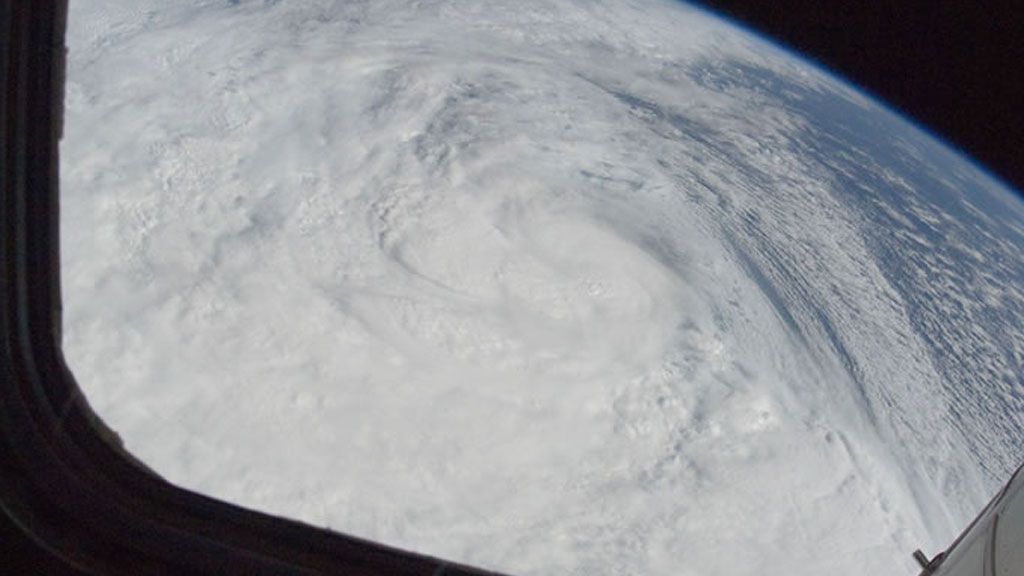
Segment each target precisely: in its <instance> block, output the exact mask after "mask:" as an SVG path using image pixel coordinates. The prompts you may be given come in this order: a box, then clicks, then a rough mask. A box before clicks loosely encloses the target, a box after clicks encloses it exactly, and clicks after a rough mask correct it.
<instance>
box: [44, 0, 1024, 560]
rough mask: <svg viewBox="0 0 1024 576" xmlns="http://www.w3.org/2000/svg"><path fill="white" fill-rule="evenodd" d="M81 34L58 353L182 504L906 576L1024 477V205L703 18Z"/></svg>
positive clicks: (389, 12) (410, 14) (402, 1)
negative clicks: (919, 551)
mask: <svg viewBox="0 0 1024 576" xmlns="http://www.w3.org/2000/svg"><path fill="white" fill-rule="evenodd" d="M68 34H69V37H68V43H69V50H70V52H69V57H68V58H69V60H68V79H67V97H66V125H65V131H64V140H63V142H62V146H61V153H62V167H61V169H62V197H61V203H62V206H61V209H62V215H61V241H62V248H61V250H62V252H61V256H62V260H63V262H62V266H63V269H62V275H63V279H62V281H63V291H64V301H65V303H64V308H65V310H64V320H65V326H64V349H65V353H66V355H67V359H68V362H69V364H70V366H71V368H72V370H73V372H74V374H75V376H76V378H77V380H78V382H79V384H80V385H81V387H82V389H83V390H84V391H85V393H86V395H87V397H88V400H89V402H90V403H91V405H92V406H93V407H94V408H95V409H96V411H97V412H98V413H99V414H100V415H101V416H102V417H103V419H104V420H105V421H106V422H107V423H108V424H109V425H110V427H111V428H113V429H114V430H116V431H117V432H118V434H119V435H120V436H121V438H122V439H123V441H124V443H125V446H126V447H127V448H128V450H130V451H131V452H132V453H133V454H134V455H136V456H137V457H138V458H139V459H140V460H142V461H143V462H144V463H145V464H146V465H148V466H150V467H152V468H153V469H154V470H155V471H156V472H157V473H159V474H161V475H163V476H164V477H166V478H167V479H168V480H170V481H172V482H174V483H176V484H179V485H181V486H184V487H186V488H189V489H193V490H196V491H199V492H202V493H206V494H209V495H212V496H214V497H217V498H221V499H224V500H228V501H230V502H235V503H238V504H241V505H244V506H248V507H252V508H255V509H259V510H263V511H267V512H271V513H274V514H279V515H282V516H287V517H290V518H295V519H299V520H302V521H305V522H308V523H312V524H316V525H319V526H328V527H330V528H332V529H335V530H339V531H342V532H346V533H351V534H354V535H357V536H360V537H365V538H370V539H374V540H379V541H382V542H384V543H387V544H390V545H394V546H399V547H403V548H407V549H412V550H415V551H419V552H424V553H428V554H431V555H437V556H441V557H444V558H448V559H451V560H455V561H461V562H466V563H471V564H475V565H479V566H481V567H484V568H491V569H496V570H501V571H503V572H509V573H515V574H523V575H532V574H551V575H555V574H587V575H619V574H645V575H652V576H659V575H664V576H669V575H673V576H675V575H688V574H693V575H698V574H699V575H707V574H723V575H747V574H749V575H754V574H758V575H762V574H791V575H801V574H807V575H811V574H815V575H818V574H850V575H854V574H858V575H860V574H899V573H907V574H909V573H911V572H912V571H913V570H914V564H913V561H912V560H911V558H910V556H909V553H910V552H911V551H912V550H914V549H915V548H918V547H920V548H923V549H926V550H929V549H931V550H937V549H940V548H942V547H944V546H945V545H947V544H948V543H949V542H950V541H951V540H952V538H953V537H955V536H956V534H957V533H958V532H959V531H960V529H961V528H963V526H964V525H965V523H966V522H968V521H969V520H970V519H971V518H972V517H973V516H974V514H976V513H977V512H978V510H979V509H980V507H981V506H982V505H983V504H984V503H985V502H986V501H987V499H988V498H989V497H991V496H992V494H993V492H994V490H995V489H996V488H998V487H999V486H1000V485H1001V484H1002V482H1004V481H1005V480H1006V475H1007V474H1008V473H1009V472H1010V471H1012V470H1013V469H1014V468H1015V467H1016V466H1017V465H1018V464H1019V463H1020V460H1021V459H1024V449H1022V448H1021V444H1020V438H1021V435H1022V434H1024V380H1022V378H1024V376H1022V374H1024V370H1022V366H1024V288H1022V287H1024V258H1022V254H1024V205H1022V204H1021V202H1020V200H1018V199H1016V198H1015V197H1013V196H1012V194H1011V193H1010V191H1009V190H1008V189H1006V188H1005V187H1003V186H1002V185H1001V184H999V183H998V182H997V181H995V180H993V179H991V178H990V177H989V176H987V175H986V174H985V173H984V172H983V171H981V170H980V169H979V168H977V167H976V166H975V165H973V164H972V163H970V161H969V160H968V159H966V158H964V157H962V156H959V155H957V154H956V153H955V152H953V151H952V150H951V149H949V148H947V147H945V146H944V145H943V144H942V143H940V142H938V141H936V140H934V139H932V138H931V137H930V136H928V135H927V134H926V133H924V132H923V131H921V130H919V129H917V128H916V127H914V126H913V125H911V124H910V123H908V122H907V121H905V120H904V119H902V118H900V117H899V116H897V115H895V114H893V113H892V112H890V111H888V110H886V109H885V107H884V106H882V105H881V104H879V103H878V102H875V101H872V100H870V99H869V98H867V97H866V96H864V95H862V94H861V93H859V92H857V91H856V90H855V89H853V88H851V87H850V86H848V85H846V84H844V83H843V82H841V81H840V80H838V79H836V78H834V77H832V76H830V75H829V74H827V73H825V72H824V71H822V70H820V69H817V68H815V67H814V66H812V65H811V64H809V63H807V62H806V61H804V60H801V59H800V58H799V57H797V56H795V55H793V54H790V53H788V52H786V51H784V50H782V49H780V48H778V47H776V46H773V45H772V44H770V43H768V42H767V41H766V40H764V39H761V38H758V37H756V36H754V35H752V34H750V33H749V32H747V31H744V30H742V29H739V28H736V27H734V26H732V25H730V24H729V23H727V22H725V21H722V20H720V19H717V18H715V17H714V16H712V15H709V14H708V13H706V12H702V11H698V10H695V9H693V8H691V7H689V6H687V5H684V4H679V3H674V2H668V1H658V0H643V1H641V0H607V1H600V2H599V1H583V0H560V1H555V0H516V1H514V2H512V1H499V0H470V1H465V0H460V1H454V0H453V1H441V0H436V1H435V0H424V1H412V0H379V1H367V2H361V1H346V2H330V1H314V0H310V1H295V2H290V1H284V0H282V1H271V0H266V1H252V2H246V1H210V0H206V1H204V0H174V1H165V0H160V1H157V0H102V1H99V0H97V1H91V2H72V3H71V14H70V18H69V30H68Z"/></svg>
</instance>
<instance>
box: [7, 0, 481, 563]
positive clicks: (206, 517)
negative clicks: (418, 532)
mask: <svg viewBox="0 0 1024 576" xmlns="http://www.w3.org/2000/svg"><path fill="white" fill-rule="evenodd" d="M66 11H67V3H66V0H41V1H38V2H23V1H20V0H0V38H3V42H2V43H0V85H2V86H3V90H0V109H2V110H3V123H2V124H0V148H2V164H3V170H2V171H3V183H2V188H0V222H2V226H3V230H4V234H3V236H2V239H0V262H2V266H3V270H2V274H0V278H2V284H0V300H2V304H3V307H2V309H0V338H2V339H3V342H2V347H0V356H2V357H0V510H2V514H0V541H2V545H3V548H4V552H5V555H4V566H3V570H4V572H5V573H24V574H78V573H98V574H142V573H168V574H197V573H217V574H228V573H232V574H234V573H244V574H270V573H274V574H323V573H331V574H341V573H343V574H408V575H430V576H432V575H438V574H446V575H458V574H464V575H471V574H481V575H482V574H485V572H482V571H479V570H475V569H473V568H469V567H463V566H458V565H453V564H449V563H447V562H444V561H442V560H439V559H436V558H430V557H427V556H422V555H417V554H412V553H407V552H403V551H400V550H396V549H392V548H388V547H386V546H382V545H379V544H376V543H373V542H368V541H364V540H360V539H356V538H351V537H348V536H345V535H341V534H337V533H333V532H330V531H327V530H322V529H317V528H313V527H311V526H307V525H304V524H301V523H298V522H294V521H289V520H284V519H281V518H277V517H274V516H271V515H268V514H262V513H257V512H252V511H249V510H245V509H243V508H240V507H237V506H233V505H229V504H226V503H223V502H220V501H217V500H214V499H211V498H208V497H205V496H201V495H198V494H194V493H191V492H188V491H185V490H181V489H179V488H176V487H175V486H173V485H171V484H169V483H168V482H166V481H164V480H162V479H160V478H159V477H158V476H156V475H155V474H153V473H151V472H149V471H148V469H147V468H146V467H145V466H144V465H142V464H140V463H139V462H138V461H136V460H135V459H134V458H132V457H131V456H130V455H129V454H128V453H127V452H126V451H125V450H123V449H122V447H121V446H120V440H119V439H118V438H117V435H116V434H115V433H114V432H113V431H111V430H110V429H108V428H107V427H106V426H105V425H104V424H103V423H102V422H101V421H100V420H99V419H98V417H97V416H96V415H95V414H94V413H93V412H92V410H91V409H90V408H89V406H88V404H87V403H86V401H85V399H84V397H83V396H82V394H81V392H80V391H79V389H78V386H77V385H76V383H75V381H74V379H73V378H72V375H71V373H70V372H69V371H68V369H67V368H66V366H65V365H64V363H63V358H62V354H61V350H60V344H59V342H60V329H59V326H60V320H61V318H60V315H61V306H60V302H61V299H60V283H59V280H60V279H59V271H60V265H59V257H58V255H59V251H58V239H59V236H58V228H57V226H58V178H57V174H58V162H57V160H58V154H57V150H58V147H57V144H58V140H59V138H60V133H61V129H62V127H61V122H62V90H63V73H64V69H63V66H64V54H65V51H64V27H65V15H66Z"/></svg>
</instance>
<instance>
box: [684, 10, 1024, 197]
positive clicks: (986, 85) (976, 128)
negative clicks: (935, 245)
mask: <svg viewBox="0 0 1024 576" xmlns="http://www.w3.org/2000/svg"><path fill="white" fill-rule="evenodd" d="M699 3H700V4H702V5H703V6H705V7H706V8H709V9H711V10H712V11H714V12H717V13H719V14H723V15H726V16H728V17H730V18H731V19H733V20H737V21H739V22H740V23H742V24H744V25H746V26H747V27H749V28H753V29H754V30H757V31H759V32H760V33H762V34H764V35H766V36H769V37H772V38H774V39H775V40H777V41H779V42H780V43H781V44H783V45H784V46H788V47H789V48H790V49H793V50H794V51H796V52H798V53H801V54H803V55H805V56H809V57H810V58H812V59H814V60H817V61H818V62H819V63H821V64H823V65H825V66H826V67H827V68H829V69H831V70H832V71H833V72H836V73H838V74H839V75H840V76H843V77H845V78H847V79H848V80H851V81H852V82H854V83H855V84H857V85H859V86H861V87H862V88H865V89H866V90H867V91H868V92H869V93H871V94H873V95H874V96H876V97H877V98H879V99H881V100H883V101H885V102H887V103H888V104H890V105H891V106H893V107H894V108H895V109H896V110H898V111H900V112H901V113H903V114H904V115H906V116H909V117H911V118H912V119H914V120H915V121H916V122H917V123H919V124H922V125H923V126H925V127H926V128H927V129H929V130H931V131H932V132H934V133H936V134H938V135H939V136H940V137H942V138H943V139H945V140H946V141H947V142H949V143H951V144H953V145H954V146H955V147H957V148H960V149H961V150H963V151H964V152H966V153H967V154H968V155H970V156H971V157H973V158H974V159H975V160H976V161H978V162H979V163H980V164H981V165H983V166H984V167H986V168H987V169H988V170H989V171H991V172H993V173H994V174H995V175H996V176H997V177H1000V178H1002V179H1003V180H1005V181H1007V182H1008V183H1009V184H1010V185H1011V186H1012V187H1014V188H1016V189H1017V191H1018V193H1020V191H1024V2H1017V3H1016V6H1014V5H1012V4H1010V3H1007V4H1005V5H1003V4H996V3H991V2H989V3H986V2H984V1H977V0H976V1H974V2H968V1H964V0H954V1H950V0H945V1H944V0H933V1H931V2H927V3H924V2H921V3H915V2H907V1H904V0H867V1H856V2H855V1H850V2H839V1H835V0H819V1H816V2H807V1H802V2H797V1H793V0H761V1H750V0H747V1H741V0H701V1H700V2H699Z"/></svg>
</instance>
